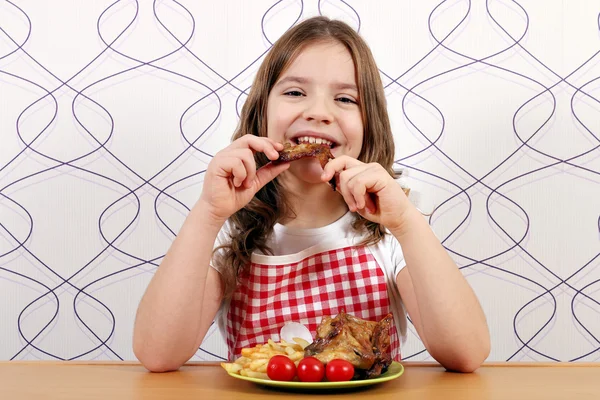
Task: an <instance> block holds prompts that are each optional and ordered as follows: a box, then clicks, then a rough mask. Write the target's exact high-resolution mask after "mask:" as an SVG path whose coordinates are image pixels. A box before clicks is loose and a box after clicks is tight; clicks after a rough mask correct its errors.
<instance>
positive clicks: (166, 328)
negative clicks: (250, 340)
mask: <svg viewBox="0 0 600 400" xmlns="http://www.w3.org/2000/svg"><path fill="white" fill-rule="evenodd" d="M206 210H207V207H205V206H203V204H202V203H201V202H198V203H197V204H196V206H195V207H193V208H192V210H191V212H190V214H189V215H188V217H187V219H186V220H185V223H184V224H183V226H182V228H181V230H180V232H179V234H178V235H177V238H176V239H175V241H174V242H173V244H172V246H171V248H170V249H169V251H168V252H167V254H166V256H165V258H164V259H163V261H162V263H161V265H160V267H159V268H158V269H157V270H156V273H155V274H154V277H153V278H152V280H151V281H150V284H149V285H148V288H147V290H146V293H145V294H144V296H143V298H142V300H141V302H140V305H139V308H138V312H137V315H136V319H135V326H134V333H133V351H134V353H135V355H136V357H137V358H138V359H139V360H140V361H141V362H142V364H143V365H144V366H145V367H146V368H147V369H148V370H150V371H154V372H164V371H170V370H176V369H178V368H179V367H180V366H181V365H183V364H184V363H185V362H186V361H188V360H189V359H190V358H191V357H192V356H193V355H194V354H195V353H196V351H197V350H198V347H199V346H200V344H201V343H202V340H203V339H204V336H205V335H206V332H207V331H208V328H209V327H210V324H211V323H212V321H213V319H214V317H215V315H216V313H217V310H218V308H219V305H220V303H221V298H222V293H223V290H222V286H221V279H220V275H219V273H218V272H217V271H216V270H214V269H213V268H211V267H210V265H209V264H210V258H211V254H212V250H213V246H214V243H215V239H216V237H217V234H218V232H219V229H220V228H221V226H222V223H220V222H219V221H212V220H211V219H212V218H211V216H210V215H208V214H207V211H206Z"/></svg>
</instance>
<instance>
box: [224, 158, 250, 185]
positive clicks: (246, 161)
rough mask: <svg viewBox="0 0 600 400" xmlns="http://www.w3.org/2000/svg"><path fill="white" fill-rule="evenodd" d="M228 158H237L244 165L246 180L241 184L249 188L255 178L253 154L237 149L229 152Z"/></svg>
mask: <svg viewBox="0 0 600 400" xmlns="http://www.w3.org/2000/svg"><path fill="white" fill-rule="evenodd" d="M228 156H230V157H232V158H239V159H240V160H242V162H243V163H244V168H245V169H246V178H245V179H244V181H243V182H242V183H243V185H244V186H245V187H250V186H251V185H252V184H251V182H252V181H253V180H254V178H255V177H256V161H254V154H253V153H252V150H250V149H237V150H233V151H231V152H230V153H229V154H228Z"/></svg>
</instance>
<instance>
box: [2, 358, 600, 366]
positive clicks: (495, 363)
mask: <svg viewBox="0 0 600 400" xmlns="http://www.w3.org/2000/svg"><path fill="white" fill-rule="evenodd" d="M401 363H402V364H403V365H404V366H405V367H407V368H414V367H419V368H423V367H425V368H442V366H441V365H440V364H438V363H436V362H426V361H425V362H424V361H402V362H401ZM3 365H4V366H7V365H56V366H126V367H143V366H142V364H141V363H140V362H138V361H130V360H127V361H86V360H72V361H60V360H12V361H7V360H0V366H3ZM220 365H221V362H217V361H190V362H187V363H186V364H184V367H199V366H208V367H215V366H220ZM499 367H500V368H525V367H528V368H531V367H536V368H553V367H561V368H564V367H569V368H583V367H585V368H590V367H591V368H600V362H567V361H558V362H529V361H528V362H522V361H511V362H508V361H505V362H498V361H492V362H486V363H483V365H482V366H481V367H480V368H499Z"/></svg>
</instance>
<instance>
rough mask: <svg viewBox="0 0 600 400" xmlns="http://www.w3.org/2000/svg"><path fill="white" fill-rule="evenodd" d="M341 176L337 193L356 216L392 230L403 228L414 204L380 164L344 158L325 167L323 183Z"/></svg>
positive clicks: (336, 159) (330, 162) (335, 160)
mask: <svg viewBox="0 0 600 400" xmlns="http://www.w3.org/2000/svg"><path fill="white" fill-rule="evenodd" d="M336 173H339V177H338V179H337V181H338V182H337V187H336V190H337V191H338V192H339V193H341V195H342V196H343V197H344V200H345V201H346V204H348V208H349V209H350V211H352V212H358V213H359V214H360V215H362V216H363V217H364V218H366V219H368V220H369V221H373V222H376V223H379V224H382V225H383V226H385V227H386V228H388V229H389V230H393V229H395V228H397V227H400V226H401V225H402V218H403V215H404V211H406V210H407V208H408V207H410V202H409V201H408V198H407V197H406V194H405V193H404V191H403V190H402V188H401V187H400V184H399V183H398V182H396V181H395V180H394V178H392V177H391V176H390V174H388V173H387V171H386V170H385V169H384V168H383V167H382V166H381V164H379V163H369V164H365V163H363V162H361V161H359V160H357V159H355V158H352V157H349V156H340V157H336V158H335V159H333V160H331V161H329V162H328V163H327V165H325V168H324V172H323V175H322V176H321V179H322V180H323V182H327V181H329V180H330V179H331V178H333V176H334V175H335V174H336Z"/></svg>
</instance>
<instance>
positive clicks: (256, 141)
mask: <svg viewBox="0 0 600 400" xmlns="http://www.w3.org/2000/svg"><path fill="white" fill-rule="evenodd" d="M231 148H232V149H236V148H250V149H252V150H253V151H260V152H262V153H265V155H266V156H267V158H268V159H269V160H277V159H278V158H279V151H280V150H283V145H282V144H281V143H278V142H276V141H274V140H272V139H269V138H266V137H259V136H254V135H250V134H248V135H244V136H242V137H241V138H239V139H238V140H236V141H234V142H233V143H232V144H231Z"/></svg>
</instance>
